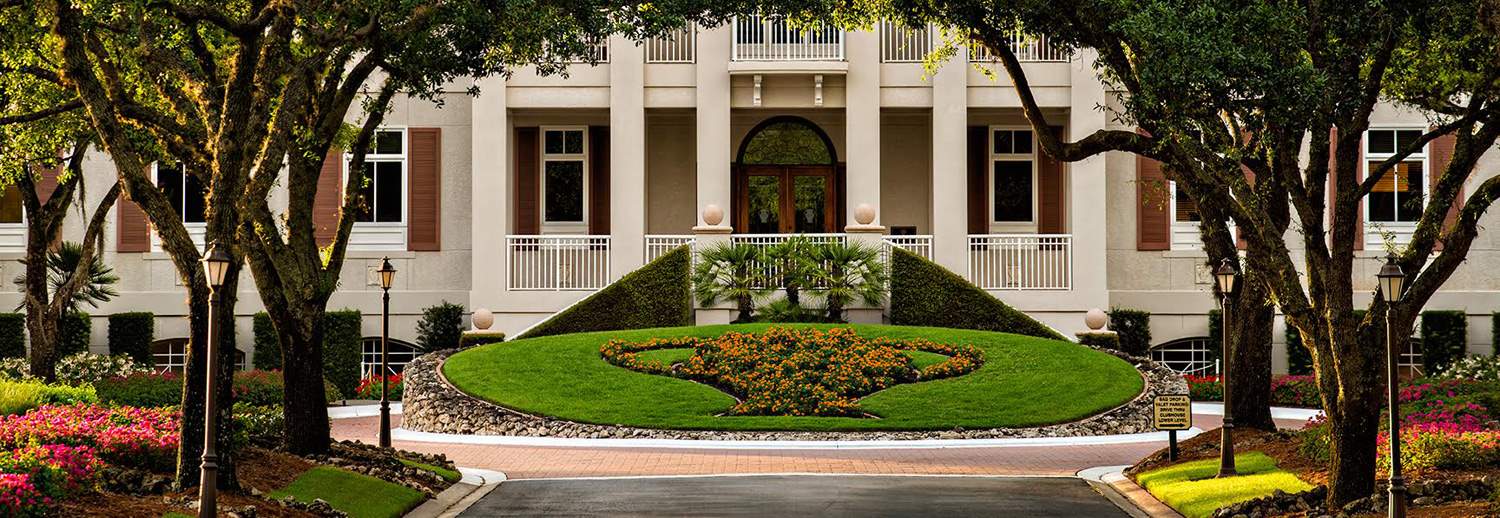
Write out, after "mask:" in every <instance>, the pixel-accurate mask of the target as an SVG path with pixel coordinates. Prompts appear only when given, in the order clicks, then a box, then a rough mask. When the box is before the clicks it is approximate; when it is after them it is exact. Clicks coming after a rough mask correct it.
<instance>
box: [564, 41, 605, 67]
mask: <svg viewBox="0 0 1500 518" xmlns="http://www.w3.org/2000/svg"><path fill="white" fill-rule="evenodd" d="M590 60H592V61H594V62H596V63H599V64H601V65H603V64H605V63H609V41H608V40H606V41H601V42H599V43H595V44H594V45H593V47H591V48H590V49H589V50H588V54H587V55H584V56H580V57H578V58H576V59H574V60H572V61H569V63H588V62H589V61H590Z"/></svg>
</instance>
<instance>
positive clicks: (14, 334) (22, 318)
mask: <svg viewBox="0 0 1500 518" xmlns="http://www.w3.org/2000/svg"><path fill="white" fill-rule="evenodd" d="M25 357H26V315H22V314H20V313H0V358H25Z"/></svg>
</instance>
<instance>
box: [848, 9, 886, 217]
mask: <svg viewBox="0 0 1500 518" xmlns="http://www.w3.org/2000/svg"><path fill="white" fill-rule="evenodd" d="M845 38H846V41H847V42H848V43H847V44H846V45H845V47H844V48H845V49H846V50H845V52H846V53H847V54H846V57H847V58H848V60H849V76H848V83H847V87H846V90H845V94H844V95H845V99H846V106H845V108H844V117H845V118H846V124H845V125H844V127H845V136H844V140H845V142H844V144H845V145H844V149H846V150H848V151H847V152H846V155H848V156H847V157H845V164H846V165H847V167H848V170H847V171H848V173H847V174H848V181H847V182H845V185H846V187H845V191H846V198H845V203H844V205H845V214H844V216H845V217H844V221H845V222H847V223H848V224H849V225H855V224H857V223H856V221H855V218H854V209H855V208H856V207H858V206H859V205H860V204H869V205H870V206H871V207H874V208H875V209H876V210H875V221H872V222H870V224H871V225H879V224H880V212H881V211H882V210H883V209H884V207H881V206H880V34H879V33H876V32H870V31H850V32H849V33H848V35H847V36H846V37H845Z"/></svg>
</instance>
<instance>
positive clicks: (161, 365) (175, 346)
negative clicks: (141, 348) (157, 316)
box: [151, 338, 249, 374]
mask: <svg viewBox="0 0 1500 518" xmlns="http://www.w3.org/2000/svg"><path fill="white" fill-rule="evenodd" d="M187 343H188V339H186V338H168V339H165V340H157V341H155V342H152V343H151V361H152V363H154V364H155V370H156V372H158V373H162V372H175V373H178V374H181V373H182V368H183V366H184V365H185V364H186V361H187ZM234 366H235V368H236V369H239V370H245V369H246V368H248V367H249V365H248V364H246V363H245V351H241V350H239V349H235V350H234Z"/></svg>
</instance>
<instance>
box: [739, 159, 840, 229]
mask: <svg viewBox="0 0 1500 518" xmlns="http://www.w3.org/2000/svg"><path fill="white" fill-rule="evenodd" d="M840 171H841V168H840V167H838V166H833V165H742V166H739V167H736V168H735V173H736V174H735V178H734V190H735V200H734V201H735V209H734V230H735V232H737V233H741V234H793V233H795V234H816V233H827V232H837V229H839V228H842V227H843V223H842V221H841V220H842V219H843V218H842V216H843V210H842V206H843V204H842V203H841V202H842V200H843V182H842V175H841V174H839V173H840Z"/></svg>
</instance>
